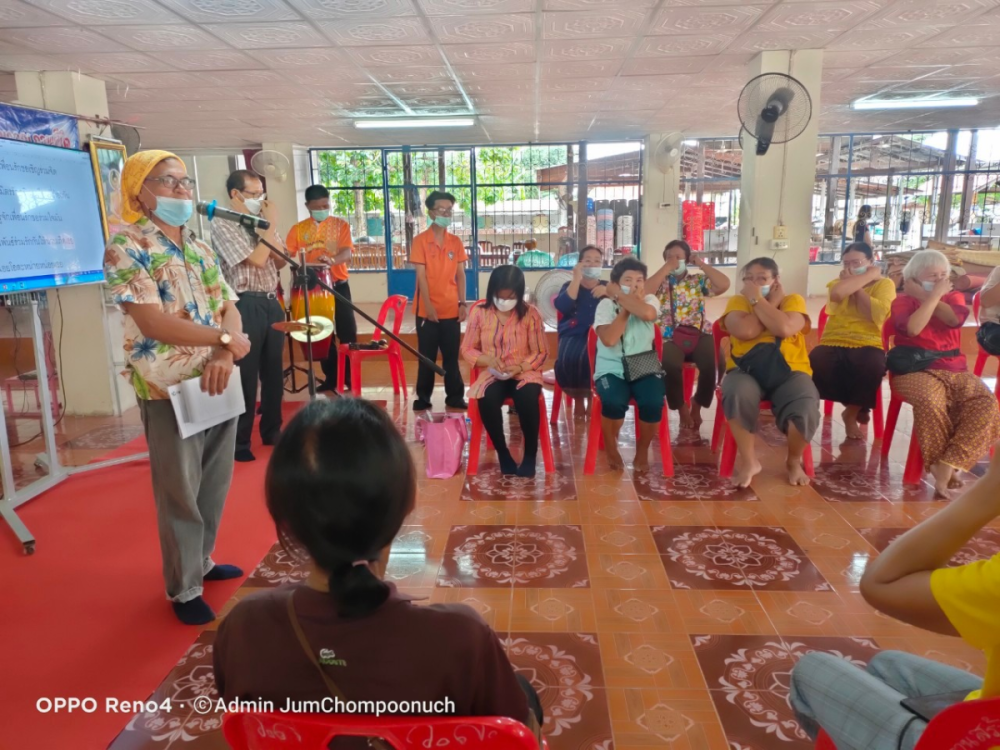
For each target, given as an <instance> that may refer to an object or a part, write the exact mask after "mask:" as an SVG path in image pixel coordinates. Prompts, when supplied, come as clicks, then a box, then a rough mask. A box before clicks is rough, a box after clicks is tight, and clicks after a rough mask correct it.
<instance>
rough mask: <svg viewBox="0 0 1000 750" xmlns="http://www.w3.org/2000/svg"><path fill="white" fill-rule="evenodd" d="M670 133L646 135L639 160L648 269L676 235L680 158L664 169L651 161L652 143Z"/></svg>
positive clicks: (643, 241)
mask: <svg viewBox="0 0 1000 750" xmlns="http://www.w3.org/2000/svg"><path fill="white" fill-rule="evenodd" d="M668 135H671V133H650V134H649V135H648V136H646V140H645V148H643V151H642V153H643V157H642V159H643V163H642V233H641V235H640V237H639V241H640V246H641V250H642V261H643V262H644V263H646V264H647V265H648V266H650V271H656V270H659V267H660V262H661V261H662V258H663V248H664V247H665V246H666V244H667V243H668V242H670V240H676V239H677V238H678V237H680V229H679V227H680V217H681V214H680V212H681V206H680V202H681V201H680V184H681V163H680V160H678V161H677V163H676V164H675V165H674V166H673V167H671V168H670V169H668V170H667V171H666V172H665V173H664V172H661V171H660V169H659V168H658V167H657V166H656V164H655V163H654V162H653V153H654V151H655V149H656V145H657V144H658V143H659V142H660V141H662V140H663V139H664V138H666V137H667V136H668Z"/></svg>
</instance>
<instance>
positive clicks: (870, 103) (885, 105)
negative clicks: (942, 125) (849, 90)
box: [851, 96, 979, 109]
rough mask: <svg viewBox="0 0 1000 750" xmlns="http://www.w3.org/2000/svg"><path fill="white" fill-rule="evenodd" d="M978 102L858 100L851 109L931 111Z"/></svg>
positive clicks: (952, 100) (926, 98)
mask: <svg viewBox="0 0 1000 750" xmlns="http://www.w3.org/2000/svg"><path fill="white" fill-rule="evenodd" d="M977 104H979V100H978V99H975V98H973V97H971V96H969V97H954V98H951V99H932V98H929V97H925V98H921V99H858V100H857V101H855V102H854V103H853V104H851V109H931V108H940V107H975V106H976V105H977Z"/></svg>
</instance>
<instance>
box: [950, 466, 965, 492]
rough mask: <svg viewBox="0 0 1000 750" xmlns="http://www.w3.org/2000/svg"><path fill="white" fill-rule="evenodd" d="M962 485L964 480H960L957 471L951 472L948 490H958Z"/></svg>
mask: <svg viewBox="0 0 1000 750" xmlns="http://www.w3.org/2000/svg"><path fill="white" fill-rule="evenodd" d="M964 486H965V482H964V481H962V478H961V477H960V476H958V472H957V471H956V472H955V473H954V474H952V477H951V479H950V480H949V481H948V489H950V490H960V489H962V487H964Z"/></svg>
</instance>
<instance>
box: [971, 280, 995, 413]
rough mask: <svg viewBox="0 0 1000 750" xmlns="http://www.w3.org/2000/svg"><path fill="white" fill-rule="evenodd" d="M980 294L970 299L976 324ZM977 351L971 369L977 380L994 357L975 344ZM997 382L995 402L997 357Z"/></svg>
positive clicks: (980, 301) (977, 322)
mask: <svg viewBox="0 0 1000 750" xmlns="http://www.w3.org/2000/svg"><path fill="white" fill-rule="evenodd" d="M980 294H981V292H976V294H975V296H974V297H973V298H972V314H973V315H974V316H975V318H976V324H977V325H978V324H979V306H980V305H981V304H982V300H981V299H980V297H979V295H980ZM976 346H977V347H978V349H979V354H977V355H976V366H975V367H974V368H973V370H972V372H973V373H975V375H976V377H977V378H981V377H982V376H983V370H985V369H986V363H987V362H988V361H989V359H990V357H996V355H995V354H990V353H989V352H987V351H986V350H985V349H983V347H981V346H979V344H976ZM997 363H998V368H997V382H996V384H995V385H994V386H993V393H994V395H995V396H996V397H997V401H1000V357H997Z"/></svg>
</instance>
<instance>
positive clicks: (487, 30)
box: [433, 13, 535, 44]
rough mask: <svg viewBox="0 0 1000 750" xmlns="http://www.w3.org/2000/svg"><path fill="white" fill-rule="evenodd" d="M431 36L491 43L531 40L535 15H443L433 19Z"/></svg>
mask: <svg viewBox="0 0 1000 750" xmlns="http://www.w3.org/2000/svg"><path fill="white" fill-rule="evenodd" d="M433 27H434V36H435V37H437V39H438V41H440V42H443V43H446V44H480V43H482V44H493V43H498V42H521V41H534V38H535V23H534V16H532V15H529V14H527V13H510V14H506V15H493V14H490V15H480V16H442V17H440V18H435V19H434V24H433Z"/></svg>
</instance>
